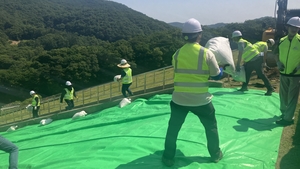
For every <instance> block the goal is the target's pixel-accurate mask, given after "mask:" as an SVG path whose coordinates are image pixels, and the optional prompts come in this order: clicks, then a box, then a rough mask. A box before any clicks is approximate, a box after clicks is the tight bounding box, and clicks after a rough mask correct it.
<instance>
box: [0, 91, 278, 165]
mask: <svg viewBox="0 0 300 169" xmlns="http://www.w3.org/2000/svg"><path fill="white" fill-rule="evenodd" d="M210 92H211V93H212V94H213V95H214V98H213V104H214V106H215V109H216V117H217V121H218V127H219V136H220V143H221V145H220V146H221V149H222V150H223V153H224V158H223V159H222V160H221V161H220V162H219V163H217V164H215V163H210V162H209V154H208V151H207V149H206V138H205V134H204V129H203V126H202V125H201V123H200V122H199V120H198V118H197V117H196V116H195V115H193V114H192V113H190V114H189V115H188V116H187V119H186V121H185V123H184V125H183V127H182V129H181V131H180V133H179V138H178V141H177V153H176V157H175V160H176V163H175V165H174V167H173V168H189V169H195V168H201V169H243V168H245V169H249V168H251V169H269V168H275V167H274V166H275V163H276V159H277V155H278V148H279V143H280V136H281V133H282V128H281V127H278V126H277V125H276V124H274V121H276V120H277V117H276V115H280V111H279V106H278V105H279V98H278V94H276V93H274V94H273V96H270V97H268V96H264V91H260V90H250V91H248V92H245V93H244V94H243V93H240V92H237V91H236V89H227V88H223V89H222V88H212V89H210ZM170 100H171V95H169V94H163V95H155V96H154V97H152V98H151V99H149V100H145V99H136V100H134V102H133V103H131V104H130V105H127V106H125V107H123V108H119V107H118V106H116V107H112V108H109V109H105V110H99V112H96V113H94V114H89V115H87V116H86V117H83V118H80V119H77V120H71V119H65V120H57V121H53V122H52V123H50V124H49V125H46V126H40V125H39V124H37V125H31V126H27V127H24V128H20V129H18V130H16V131H13V132H9V133H0V134H1V135H3V136H4V137H6V138H7V139H9V140H11V141H12V142H14V143H15V144H16V145H17V146H18V147H19V149H20V152H19V166H20V167H19V168H20V169H23V168H32V169H113V168H117V169H159V168H167V167H164V166H163V164H162V163H161V160H160V159H161V155H162V151H163V146H164V138H165V134H166V130H167V125H168V120H169V116H170V106H169V102H170ZM0 159H1V160H0V168H7V167H8V154H7V153H4V152H2V151H1V152H0Z"/></svg>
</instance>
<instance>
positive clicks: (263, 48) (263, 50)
mask: <svg viewBox="0 0 300 169" xmlns="http://www.w3.org/2000/svg"><path fill="white" fill-rule="evenodd" d="M274 45H275V41H274V39H268V40H267V41H266V42H264V41H259V42H256V43H254V44H253V47H255V48H256V49H257V50H258V51H259V52H260V54H259V55H260V56H262V57H263V63H262V65H261V68H262V69H263V72H264V68H269V67H268V65H267V57H268V56H267V54H268V50H269V48H271V47H272V46H274ZM257 78H258V79H261V77H259V75H257Z"/></svg>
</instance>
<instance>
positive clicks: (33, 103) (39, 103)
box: [31, 94, 41, 106]
mask: <svg viewBox="0 0 300 169" xmlns="http://www.w3.org/2000/svg"><path fill="white" fill-rule="evenodd" d="M35 98H38V99H40V98H39V96H38V95H37V94H34V95H33V96H32V102H31V105H32V106H40V105H41V101H40V100H39V102H38V104H36V100H35Z"/></svg>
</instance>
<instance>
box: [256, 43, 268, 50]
mask: <svg viewBox="0 0 300 169" xmlns="http://www.w3.org/2000/svg"><path fill="white" fill-rule="evenodd" d="M253 47H254V48H255V49H257V50H258V51H259V52H264V49H265V48H267V49H268V44H267V42H263V41H260V42H256V43H254V44H253Z"/></svg>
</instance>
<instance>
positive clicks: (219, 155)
mask: <svg viewBox="0 0 300 169" xmlns="http://www.w3.org/2000/svg"><path fill="white" fill-rule="evenodd" d="M222 158H223V153H222V151H220V152H219V154H218V156H216V157H211V159H210V160H211V161H212V162H214V163H218V162H219V161H220V160H221V159H222Z"/></svg>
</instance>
